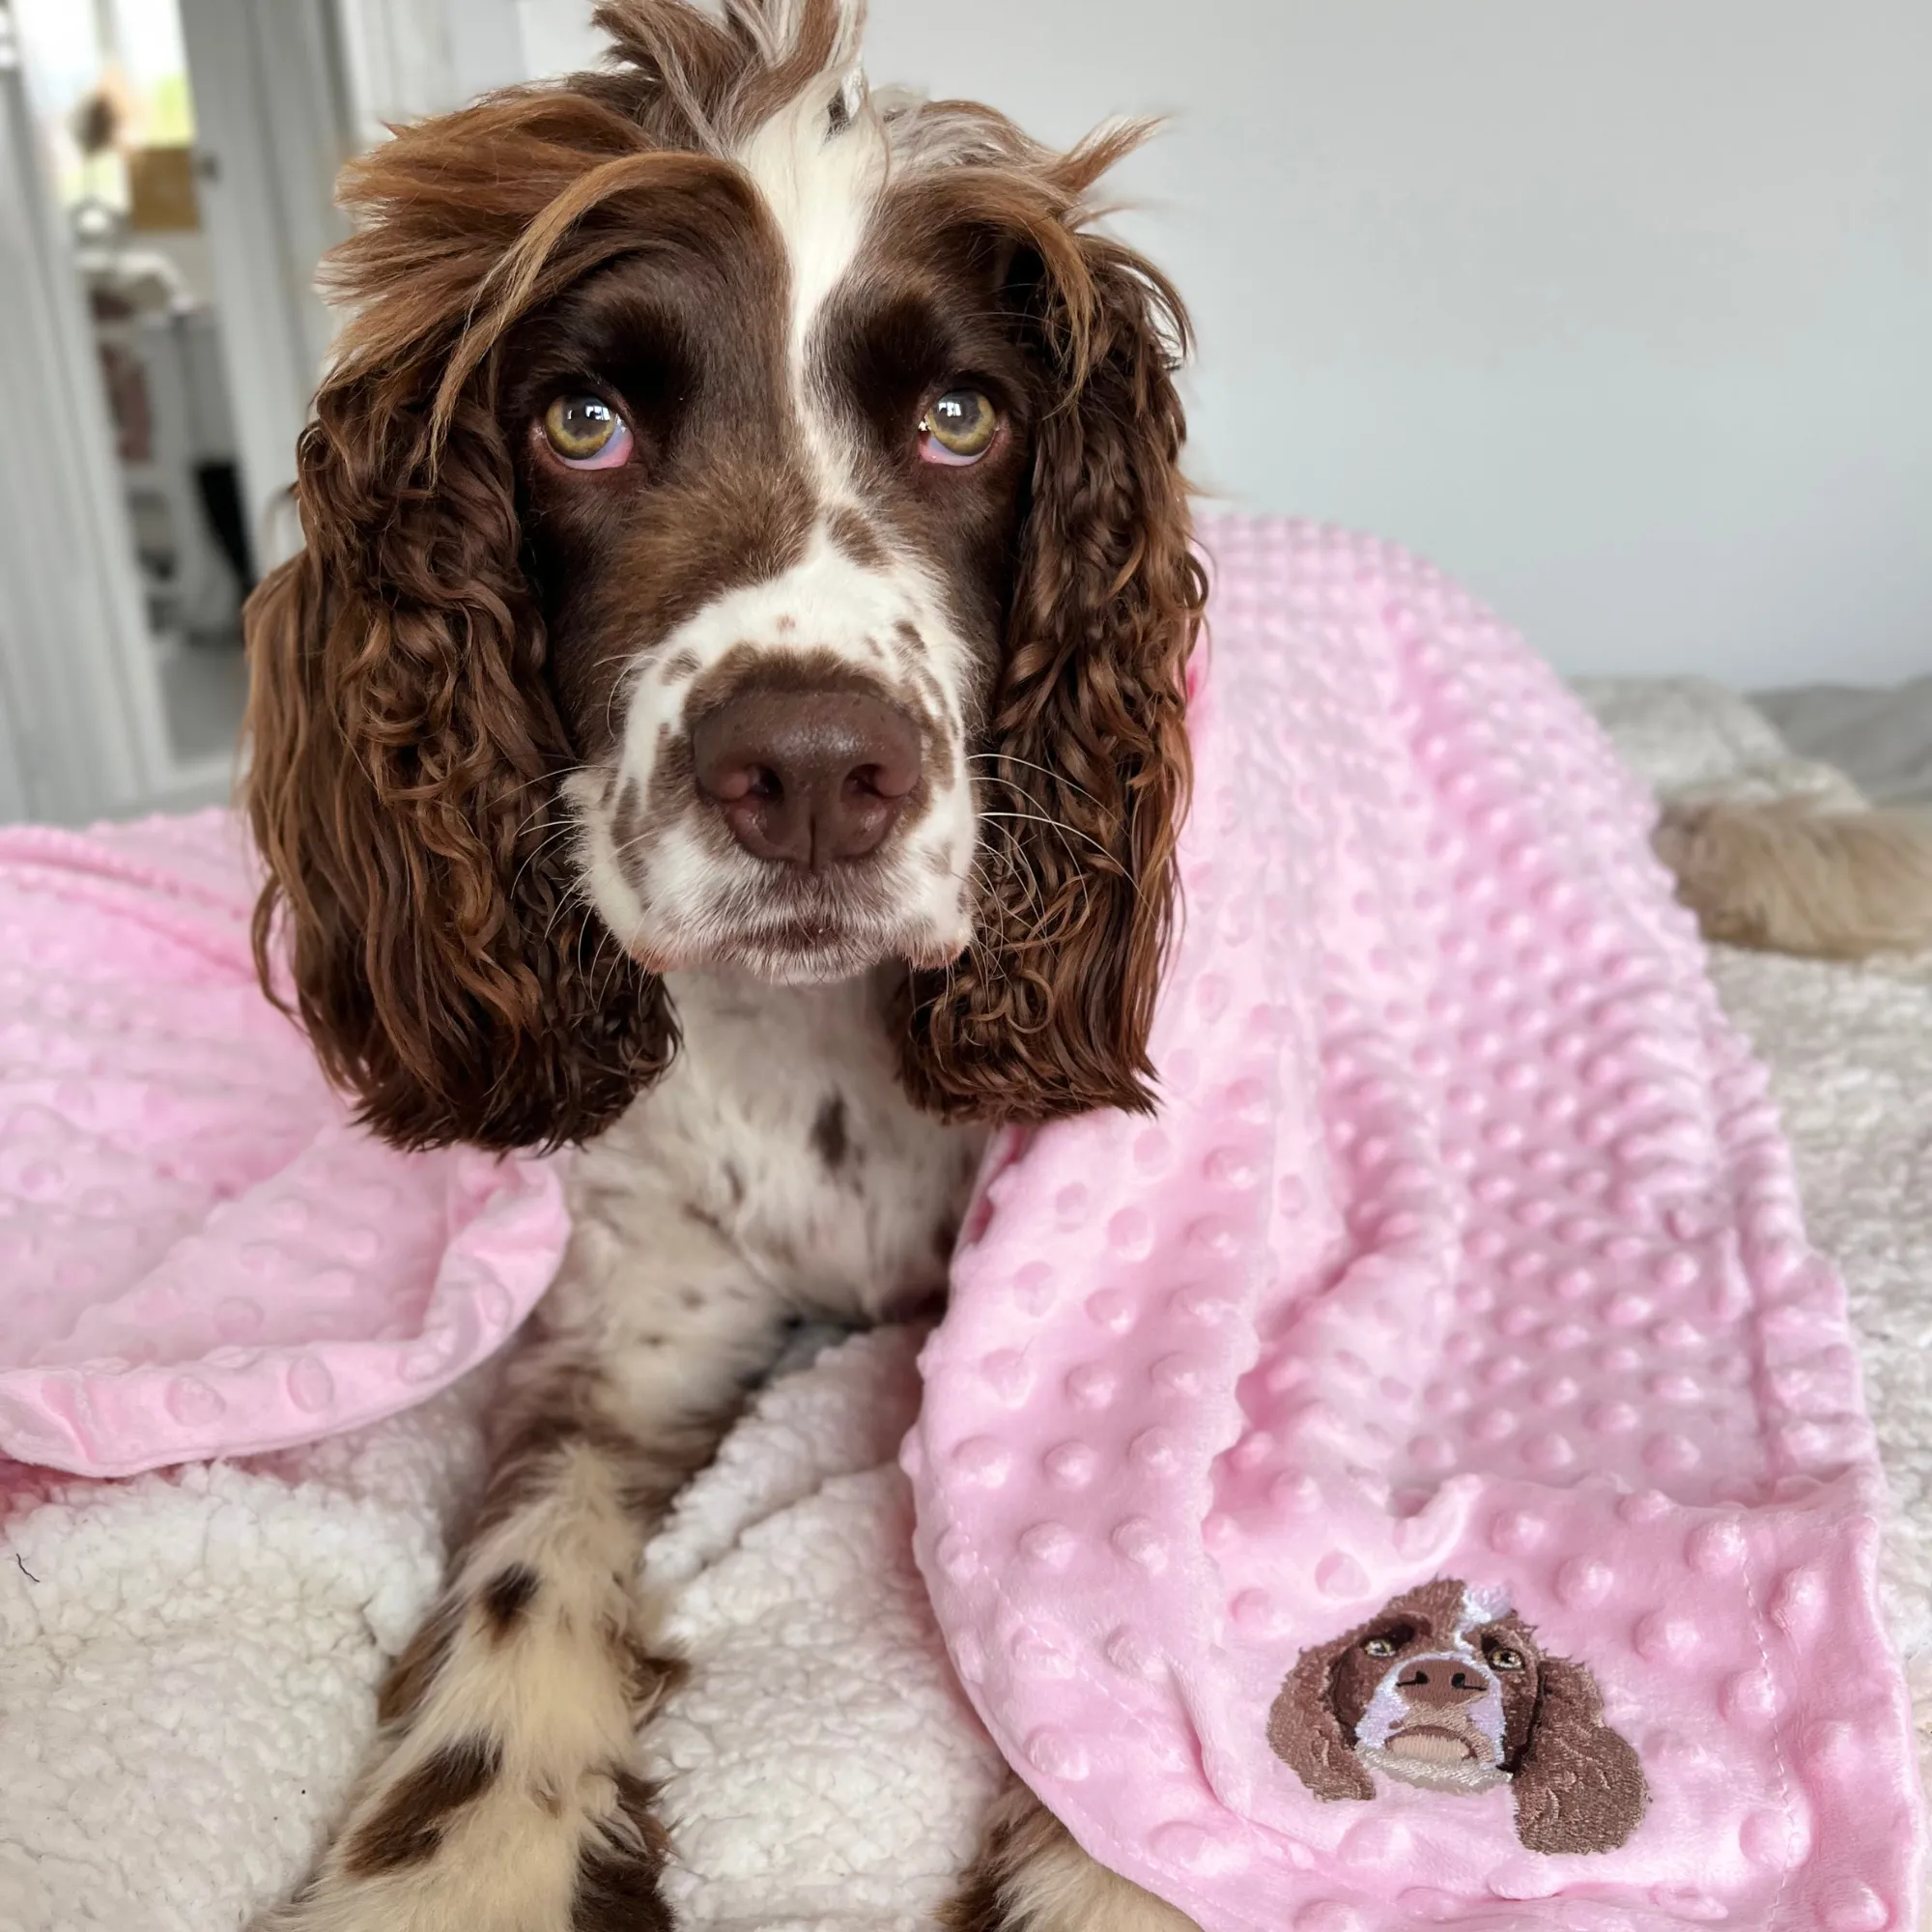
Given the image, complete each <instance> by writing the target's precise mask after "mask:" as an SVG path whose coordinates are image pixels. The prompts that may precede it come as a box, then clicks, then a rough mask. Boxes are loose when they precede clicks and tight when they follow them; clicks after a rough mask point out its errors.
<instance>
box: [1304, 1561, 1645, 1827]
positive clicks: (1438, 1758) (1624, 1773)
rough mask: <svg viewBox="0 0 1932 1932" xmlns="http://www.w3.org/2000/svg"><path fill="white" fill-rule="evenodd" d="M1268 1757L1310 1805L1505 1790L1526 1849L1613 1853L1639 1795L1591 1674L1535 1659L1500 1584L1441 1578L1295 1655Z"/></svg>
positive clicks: (1638, 1771)
mask: <svg viewBox="0 0 1932 1932" xmlns="http://www.w3.org/2000/svg"><path fill="white" fill-rule="evenodd" d="M1268 1743H1269V1744H1270V1745H1271V1746H1272V1747H1274V1752H1275V1755H1276V1756H1277V1757H1279V1758H1280V1759H1281V1760H1282V1761H1283V1762H1284V1763H1285V1764H1287V1765H1288V1766H1289V1768H1290V1769H1291V1770H1293V1773H1294V1775H1295V1776H1297V1777H1299V1778H1300V1779H1301V1781H1302V1783H1303V1784H1305V1785H1306V1786H1307V1787H1308V1788H1309V1790H1310V1791H1312V1792H1314V1794H1315V1795H1316V1797H1318V1798H1334V1799H1340V1798H1364V1799H1366V1798H1374V1797H1375V1795H1376V1789H1377V1787H1376V1776H1375V1775H1376V1774H1377V1773H1379V1774H1380V1775H1381V1776H1384V1777H1387V1778H1392V1779H1394V1780H1395V1781H1396V1782H1397V1783H1400V1784H1410V1785H1417V1786H1419V1787H1421V1788H1422V1789H1423V1790H1425V1791H1442V1792H1452V1793H1453V1792H1462V1793H1470V1792H1478V1791H1490V1790H1492V1789H1494V1788H1495V1787H1496V1786H1497V1785H1500V1784H1507V1785H1509V1786H1510V1788H1511V1790H1512V1792H1513V1793H1514V1795H1515V1799H1516V1829H1517V1836H1518V1837H1519V1838H1520V1839H1521V1840H1522V1843H1523V1845H1524V1846H1525V1847H1526V1848H1527V1849H1528V1850H1530V1851H1532V1852H1609V1851H1614V1850H1615V1849H1616V1848H1617V1847H1618V1846H1619V1845H1621V1844H1622V1843H1623V1842H1624V1841H1625V1840H1626V1839H1627V1838H1628V1837H1629V1836H1630V1835H1631V1833H1633V1832H1634V1831H1635V1830H1636V1828H1637V1825H1638V1823H1639V1821H1640V1820H1641V1819H1642V1817H1643V1812H1644V1806H1645V1804H1647V1803H1648V1802H1649V1792H1648V1791H1647V1789H1646V1787H1645V1784H1644V1778H1643V1770H1642V1767H1641V1766H1640V1765H1639V1764H1638V1762H1637V1755H1636V1752H1635V1751H1634V1750H1633V1749H1632V1748H1631V1747H1630V1745H1629V1744H1628V1743H1627V1742H1626V1741H1625V1740H1624V1739H1623V1738H1622V1737H1620V1736H1619V1735H1618V1734H1617V1733H1616V1732H1615V1731H1613V1730H1612V1729H1611V1728H1610V1727H1609V1725H1608V1724H1606V1723H1605V1721H1604V1700H1603V1696H1602V1694H1601V1693H1600V1692H1599V1690H1598V1689H1597V1685H1596V1680H1595V1679H1594V1678H1593V1677H1592V1676H1591V1675H1590V1673H1589V1672H1588V1671H1587V1670H1586V1669H1584V1667H1583V1666H1582V1665H1581V1664H1580V1663H1573V1662H1570V1660H1569V1659H1568V1658H1562V1657H1550V1656H1548V1655H1547V1654H1546V1653H1545V1652H1544V1651H1543V1649H1542V1648H1541V1647H1540V1646H1539V1645H1538V1643H1537V1641H1536V1633H1535V1632H1534V1631H1533V1630H1531V1628H1530V1627H1529V1625H1528V1624H1526V1623H1524V1622H1523V1621H1522V1619H1521V1618H1520V1617H1519V1616H1518V1615H1517V1614H1516V1612H1515V1611H1514V1610H1513V1609H1512V1608H1511V1607H1510V1605H1509V1603H1508V1601H1507V1599H1506V1598H1505V1597H1504V1596H1503V1595H1502V1594H1501V1593H1500V1592H1498V1591H1492V1590H1484V1589H1471V1588H1470V1587H1469V1586H1468V1585H1467V1584H1465V1583H1463V1582H1460V1581H1458V1580H1456V1579H1455V1578H1453V1577H1443V1578H1440V1579H1438V1580H1437V1581H1435V1582H1434V1583H1425V1584H1423V1585H1422V1586H1421V1587H1420V1588H1419V1589H1414V1590H1410V1591H1408V1592H1407V1593H1406V1595H1404V1596H1400V1597H1397V1598H1395V1599H1394V1601H1393V1602H1391V1603H1390V1604H1388V1605H1386V1607H1384V1608H1383V1609H1382V1611H1381V1612H1380V1614H1379V1615H1378V1616H1375V1617H1372V1618H1371V1619H1370V1620H1369V1621H1368V1622H1367V1623H1365V1624H1361V1625H1359V1626H1358V1627H1357V1628H1356V1629H1354V1630H1351V1631H1350V1632H1349V1633H1348V1634H1347V1635H1345V1636H1340V1637H1337V1638H1336V1639H1335V1640H1334V1642H1332V1643H1325V1644H1321V1645H1319V1646H1318V1647H1316V1648H1315V1649H1312V1650H1306V1651H1303V1652H1302V1654H1301V1657H1300V1660H1299V1662H1296V1664H1295V1666H1294V1668H1293V1670H1291V1671H1290V1672H1289V1674H1288V1678H1287V1681H1286V1682H1285V1683H1284V1684H1283V1685H1282V1687H1281V1694H1280V1695H1279V1696H1277V1697H1276V1698H1275V1700H1274V1708H1273V1710H1272V1711H1271V1712H1270V1713H1269V1717H1268Z"/></svg>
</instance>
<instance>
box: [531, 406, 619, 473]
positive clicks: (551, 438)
mask: <svg viewBox="0 0 1932 1932" xmlns="http://www.w3.org/2000/svg"><path fill="white" fill-rule="evenodd" d="M543 434H544V440H545V441H546V442H547V443H549V444H550V446H551V448H552V449H553V450H554V452H555V453H556V455H557V456H558V457H560V458H561V459H562V460H563V461H564V462H565V463H567V464H568V465H569V466H570V467H571V468H572V469H616V468H617V467H618V465H619V464H622V463H627V462H629V461H630V456H631V426H630V424H629V423H627V422H626V421H625V420H624V418H623V417H622V416H620V415H619V414H618V413H617V412H616V411H615V410H613V409H612V408H611V405H610V404H609V403H607V402H606V401H605V400H604V398H603V397H602V396H559V397H557V399H556V400H555V402H554V403H552V404H551V406H550V408H549V409H547V410H546V411H545V412H544V413H543Z"/></svg>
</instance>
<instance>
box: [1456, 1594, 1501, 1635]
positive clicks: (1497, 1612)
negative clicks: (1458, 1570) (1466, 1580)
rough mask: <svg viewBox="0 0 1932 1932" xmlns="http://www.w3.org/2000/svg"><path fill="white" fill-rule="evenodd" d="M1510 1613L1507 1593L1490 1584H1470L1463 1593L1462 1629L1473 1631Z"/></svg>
mask: <svg viewBox="0 0 1932 1932" xmlns="http://www.w3.org/2000/svg"><path fill="white" fill-rule="evenodd" d="M1509 1613H1510V1600H1509V1592H1508V1591H1507V1590H1503V1589H1499V1588H1497V1587H1496V1586H1495V1585H1494V1584H1492V1583H1472V1584H1469V1585H1467V1586H1466V1587H1465V1588H1464V1589H1463V1630H1464V1631H1469V1630H1475V1629H1478V1628H1480V1627H1481V1626H1482V1625H1484V1624H1492V1623H1494V1622H1496V1621H1497V1620H1498V1619H1499V1618H1501V1617H1506V1616H1508V1615H1509Z"/></svg>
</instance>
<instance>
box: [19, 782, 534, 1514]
mask: <svg viewBox="0 0 1932 1932" xmlns="http://www.w3.org/2000/svg"><path fill="white" fill-rule="evenodd" d="M253 898H254V887H253V882H252V878H251V872H250V865H249V862H248V860H247V857H246V855H245V847H244V844H243V840H242V838H241V832H240V830H239V828H238V827H237V825H236V824H235V822H234V821H233V820H231V819H230V818H229V817H228V815H227V814H226V813H223V812H205V813H202V814H200V815H199V816H197V817H192V818H178V819H165V818H156V819H149V820H147V821H144V822H143V823H141V824H138V825H126V826H107V827H100V828H97V829H96V830H95V831H93V832H91V833H87V834H78V833H70V832H59V831H52V830H48V829H45V828H32V827H29V828H13V829H7V830H0V1456H4V1457H12V1458H13V1459H14V1460H15V1461H17V1462H22V1463H45V1464H49V1465H51V1466H53V1467H55V1468H60V1469H69V1470H74V1471H77V1472H80V1473H83V1474H87V1475H127V1474H129V1473H132V1472H133V1471H135V1470H139V1469H148V1468H154V1467H156V1466H157V1465H158V1464H161V1463H180V1462H185V1461H188V1460H190V1459H192V1458H199V1457H205V1456H217V1455H239V1454H243V1453H247V1452H251V1451H256V1450H264V1449H273V1448H280V1447H282V1446H285V1445H287V1444H289V1443H293V1442H299V1441H304V1440H308V1439H310V1438H312V1437H315V1436H318V1435H328V1434H330V1433H332V1432H333V1431H336V1430H341V1429H348V1428H351V1427H353V1426H355V1425H356V1424H359V1423H364V1422H370V1421H374V1420H375V1419H377V1418H378V1417H380V1416H384V1415H387V1414H390V1413H392V1412H393V1411H394V1410H396V1409H399V1408H404V1407H407V1406H409V1405H410V1404H412V1403H416V1402H421V1401H423V1400H424V1399H425V1398H426V1397H428V1396H430V1395H432V1394H434V1393H435V1391H436V1390H438V1389H439V1388H440V1387H442V1386H443V1385H444V1384H445V1383H447V1382H449V1381H450V1380H452V1379H453V1378H455V1377H457V1376H458V1375H460V1374H461V1373H462V1372H463V1371H464V1370H465V1369H467V1368H469V1367H470V1366H471V1365H472V1364H474V1363H475V1362H477V1361H480V1360H481V1359H482V1358H483V1357H484V1356H485V1355H487V1354H488V1353H489V1352H490V1351H491V1350H494V1349H495V1348H497V1346H498V1345H499V1344H500V1343H501V1342H502V1341H503V1340H504V1339H505V1338H506V1337H507V1336H508V1335H509V1334H510V1333H511V1331H512V1330H513V1329H514V1328H515V1326H516V1324H517V1323H518V1321H521V1320H522V1319H523V1317H524V1316H525V1315H526V1313H527V1312H528V1310H529V1308H530V1307H531V1305H532V1304H533V1303H534V1302H535V1300H536V1298H537V1296H538V1295H539V1294H541V1293H542V1292H543V1290H544V1288H545V1287H546V1286H547V1285H548V1283H549V1281H550V1278H551V1276H552V1275H553V1273H554V1271H555V1268H556V1264H557V1262H558V1259H559V1258H560V1256H561V1254H562V1250H563V1243H564V1240H565V1237H566V1235H567V1232H568V1221H567V1215H566V1211H565V1206H564V1199H563V1187H562V1179H561V1175H560V1174H559V1172H558V1171H557V1169H556V1167H555V1166H554V1163H550V1162H545V1161H540V1160H535V1159H515V1160H497V1159H496V1158H494V1157H491V1156H487V1155H483V1154H478V1153H473V1152H452V1153H436V1154H402V1153H397V1152H396V1151H393V1150H391V1149H389V1148H385V1147H384V1146H382V1145H381V1144H380V1143H378V1142H377V1141H375V1140H373V1139H372V1138H371V1137H370V1136H369V1135H367V1134H366V1133H363V1132H362V1131H360V1130H359V1129H358V1128H356V1127H355V1126H354V1125H352V1124H351V1122H350V1121H349V1118H348V1115H347V1111H346V1109H345V1108H344V1106H343V1103H342V1101H341V1100H340V1098H339V1097H338V1096H337V1095H336V1094H333V1093H331V1092H330V1090H329V1088H328V1087H327V1084H326V1083H325V1081H324V1080H323V1078H322V1076H321V1074H320V1073H319V1071H318V1070H317V1067H316V1064H315V1059H314V1056H313V1054H312V1053H311V1052H310V1051H309V1048H308V1045H307V1042H306V1041H305V1040H304V1039H303V1037H302V1036H301V1035H300V1033H299V1032H298V1030H297V1028H296V1027H295V1026H294V1025H292V1024H291V1023H290V1021H289V1020H288V1019H286V1018H285V1017H284V1016H283V1015H282V1014H281V1013H280V1012H278V1011H277V1010H276V1009H274V1008H273V1007H272V1006H271V1005H270V1003H269V1002H268V1001H267V1000H266V999H265V998H264V997H263V996H262V993H261V991H260V989H259V988H258V986H257V984H256V980H255V971H254V966H253V963H252V961H251V959H250V956H249V946H248V919H249V910H250V906H251V904H252V902H253Z"/></svg>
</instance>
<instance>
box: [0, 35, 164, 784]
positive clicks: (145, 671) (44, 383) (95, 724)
mask: <svg viewBox="0 0 1932 1932" xmlns="http://www.w3.org/2000/svg"><path fill="white" fill-rule="evenodd" d="M93 345H94V337H93V331H92V329H91V327H89V324H88V321H87V317H86V313H85V310H84V307H83V305H82V302H81V297H80V289H79V285H78V282H77V280H76V278H75V275H74V272H73V264H72V261H71V257H70V256H69V253H68V249H67V243H66V239H65V237H64V236H63V235H62V233H61V231H60V214H59V211H58V209H57V208H56V206H55V203H54V198H53V195H52V192H51V190H50V188H49V186H48V185H47V182H46V179H45V175H44V172H43V167H42V159H41V153H40V143H39V138H38V132H37V129H36V127H35V124H34V120H33V115H32V111H31V109H30V107H29V104H28V101H27V96H26V87H25V79H24V76H23V74H22V73H21V71H20V62H19V55H18V48H17V45H16V43H15V41H14V25H13V19H12V13H11V9H10V7H9V6H8V4H7V0H0V421H4V422H5V423H6V425H7V433H6V435H5V436H4V437H0V703H5V704H6V706H7V710H8V714H9V716H8V720H7V724H8V729H7V731H6V733H5V734H4V740H5V742H0V757H4V755H5V752H6V749H7V746H8V745H11V747H12V751H13V755H14V761H15V769H14V773H13V775H12V777H11V779H10V780H8V781H6V782H5V785H4V790H0V806H6V805H8V804H12V805H13V806H14V807H16V808H18V809H19V810H22V811H24V812H26V813H30V814H32V815H34V816H36V817H42V818H51V819H57V820H62V821H67V822H71V821H74V820H79V819H84V818H88V817H92V816H95V815H97V814H99V813H103V812H110V811H116V810H128V809H129V808H130V807H132V806H134V805H136V804H137V803H139V802H140V801H141V800H142V799H144V798H146V797H148V796H150V795H152V794H153V793H154V792H155V791H156V790H157V789H158V788H160V785H161V782H162V778H163V774H164V772H165V770H166V766H167V748H166V745H165V742H164V737H163V732H164V726H163V720H162V717H161V709H160V692H159V685H158V681H157V679H156V675H155V650H154V644H153V641H152V639H150V637H149V633H148V626H147V619H146V615H145V612H144V611H143V610H142V608H141V598H140V589H139V585H138V583H137V582H136V578H135V573H134V548H133V537H132V534H131V532H130V531H129V529H128V520H127V512H126V508H125V506H124V503H123V500H122V496H121V487H120V483H119V481H118V479H117V477H116V475H115V473H114V460H113V453H112V452H113V440H112V431H111V429H110V427H109V423H108V418H107V402H106V397H105V395H104V394H103V392H102V389H101V383H100V371H99V367H98V366H97V365H96V363H95V360H94V346H93Z"/></svg>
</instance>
